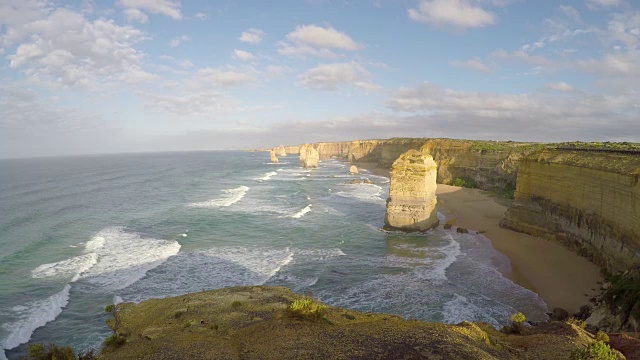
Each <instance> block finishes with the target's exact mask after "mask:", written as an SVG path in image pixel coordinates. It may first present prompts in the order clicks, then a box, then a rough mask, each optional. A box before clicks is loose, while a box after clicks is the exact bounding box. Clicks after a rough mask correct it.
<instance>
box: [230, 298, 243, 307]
mask: <svg viewBox="0 0 640 360" xmlns="http://www.w3.org/2000/svg"><path fill="white" fill-rule="evenodd" d="M240 306H242V303H241V302H240V301H238V300H236V301H234V302H232V303H231V307H232V308H234V309H237V308H239V307H240Z"/></svg>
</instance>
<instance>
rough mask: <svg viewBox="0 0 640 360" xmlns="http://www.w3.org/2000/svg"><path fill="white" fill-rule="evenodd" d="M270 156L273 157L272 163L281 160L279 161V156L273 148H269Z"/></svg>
mask: <svg viewBox="0 0 640 360" xmlns="http://www.w3.org/2000/svg"><path fill="white" fill-rule="evenodd" d="M269 157H270V158H271V162H272V163H277V162H279V161H278V156H277V155H276V152H275V151H274V150H273V149H271V150H269Z"/></svg>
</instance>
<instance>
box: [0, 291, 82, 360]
mask: <svg viewBox="0 0 640 360" xmlns="http://www.w3.org/2000/svg"><path fill="white" fill-rule="evenodd" d="M70 290H71V286H70V285H66V286H65V287H64V289H62V291H60V292H59V293H57V294H54V295H52V296H50V297H48V298H46V299H44V300H36V301H32V302H30V303H28V304H26V305H24V306H16V307H13V309H12V310H13V311H14V312H15V314H14V315H15V316H16V317H17V320H16V321H14V322H12V323H9V324H3V325H2V327H3V328H5V329H6V330H8V331H9V332H10V333H9V336H8V337H7V338H5V339H4V340H3V341H2V343H1V344H0V345H1V346H2V348H3V349H6V350H9V349H13V348H15V347H17V346H18V345H20V344H24V343H26V342H28V341H29V339H31V335H32V334H33V332H34V331H35V330H36V329H37V328H39V327H41V326H44V325H45V324H46V323H48V322H49V321H53V320H55V318H56V317H58V315H60V313H61V312H62V309H63V308H64V307H65V306H67V304H68V303H69V291H70ZM0 354H2V355H4V351H2V352H0Z"/></svg>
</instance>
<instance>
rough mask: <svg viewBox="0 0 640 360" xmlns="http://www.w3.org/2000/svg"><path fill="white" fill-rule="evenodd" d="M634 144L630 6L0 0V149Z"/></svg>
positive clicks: (25, 152) (589, 0) (639, 93)
mask: <svg viewBox="0 0 640 360" xmlns="http://www.w3.org/2000/svg"><path fill="white" fill-rule="evenodd" d="M390 137H449V138H467V139H486V140H517V141H541V142H553V141H575V140H582V141H635V142H639V141H640V0H567V1H552V0H535V1H533V0H358V1H356V0H273V1H264V0H253V1H250V0H246V1H245V0H216V1H199V0H183V1H180V0H93V1H92V0H75V1H58V0H0V158H17V157H35V156H59V155H73V154H96V153H118V152H147V151H186V150H219V149H220V150H224V149H241V148H253V147H270V146H275V145H278V144H299V143H304V142H316V141H344V140H355V139H371V138H390Z"/></svg>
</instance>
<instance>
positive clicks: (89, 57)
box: [8, 8, 156, 88]
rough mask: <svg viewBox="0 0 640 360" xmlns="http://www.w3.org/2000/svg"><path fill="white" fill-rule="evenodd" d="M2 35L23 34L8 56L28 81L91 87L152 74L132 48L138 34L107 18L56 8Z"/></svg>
mask: <svg viewBox="0 0 640 360" xmlns="http://www.w3.org/2000/svg"><path fill="white" fill-rule="evenodd" d="M17 32H20V36H19V37H18V36H17ZM8 33H11V34H13V35H14V39H18V38H28V40H26V41H24V42H22V43H21V44H20V45H18V46H17V48H16V50H15V53H14V54H9V55H8V58H9V60H10V67H11V68H13V69H20V70H22V71H23V72H24V73H25V74H26V75H27V76H29V77H30V79H31V80H35V81H41V82H44V83H47V84H49V85H63V86H85V87H90V88H91V87H95V86H96V85H97V84H98V83H108V82H113V81H125V82H141V81H148V80H152V79H154V78H155V77H156V76H155V75H153V74H150V73H148V72H146V71H144V70H143V69H142V59H143V54H142V53H140V52H139V51H137V50H136V49H135V48H133V45H135V44H136V43H139V42H141V41H143V40H144V34H143V33H142V32H141V31H139V30H137V29H134V28H132V27H129V26H118V25H116V24H115V22H114V21H113V20H104V19H97V20H94V21H88V20H86V19H85V18H84V16H83V15H82V14H80V13H77V12H73V11H71V10H67V9H64V8H59V9H56V10H53V11H51V12H44V13H41V16H40V18H39V19H37V20H35V21H32V22H30V23H28V24H25V25H23V26H22V27H19V28H13V27H9V30H8Z"/></svg>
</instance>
